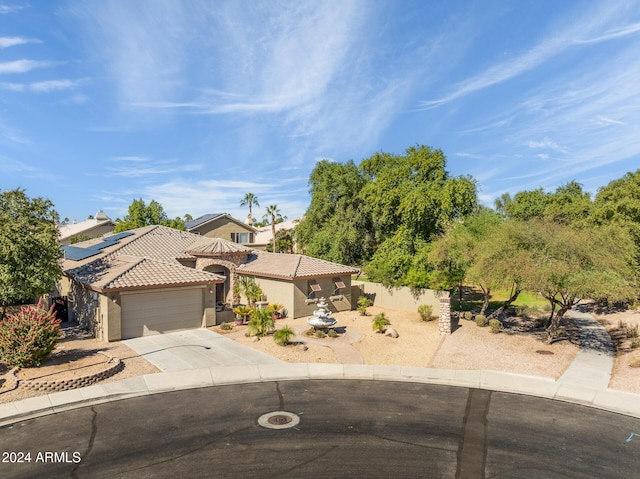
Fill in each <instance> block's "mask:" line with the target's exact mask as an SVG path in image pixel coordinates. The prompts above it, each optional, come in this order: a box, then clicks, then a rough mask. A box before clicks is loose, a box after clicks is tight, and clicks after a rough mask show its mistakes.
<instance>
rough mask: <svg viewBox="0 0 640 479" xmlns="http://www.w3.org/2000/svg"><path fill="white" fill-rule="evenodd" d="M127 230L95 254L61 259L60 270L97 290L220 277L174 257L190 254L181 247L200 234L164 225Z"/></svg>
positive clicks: (210, 280) (204, 281) (212, 280)
mask: <svg viewBox="0 0 640 479" xmlns="http://www.w3.org/2000/svg"><path fill="white" fill-rule="evenodd" d="M130 232H131V233H132V235H131V236H128V237H126V238H122V239H121V240H120V241H118V242H117V243H115V244H113V245H111V246H108V247H106V248H103V249H102V251H101V253H100V254H99V255H94V256H91V257H88V258H85V259H83V260H81V261H73V260H70V259H66V260H64V261H63V264H62V268H63V270H64V271H65V273H66V274H68V275H70V276H73V277H74V279H75V280H76V281H78V282H80V283H83V284H86V285H87V286H89V287H91V288H92V289H97V290H121V289H135V288H139V289H144V288H153V287H161V286H163V287H167V286H173V285H188V284H194V285H195V284H210V283H217V282H221V281H223V280H224V278H223V277H222V276H220V275H217V274H214V273H210V272H207V271H201V270H196V269H194V268H189V267H187V266H184V265H182V264H181V263H180V262H179V261H178V259H193V258H194V257H193V256H191V255H189V254H187V253H186V252H185V251H186V249H188V247H189V246H190V245H191V244H193V243H194V242H196V241H200V240H201V239H202V237H201V236H199V235H195V234H192V233H188V232H186V231H179V230H175V229H173V228H167V227H165V226H146V227H144V228H137V229H135V230H131V231H130ZM107 238H108V237H107ZM101 241H102V240H91V241H85V242H83V243H77V244H76V245H74V246H75V247H80V248H82V247H91V246H95V245H96V244H100V242H101Z"/></svg>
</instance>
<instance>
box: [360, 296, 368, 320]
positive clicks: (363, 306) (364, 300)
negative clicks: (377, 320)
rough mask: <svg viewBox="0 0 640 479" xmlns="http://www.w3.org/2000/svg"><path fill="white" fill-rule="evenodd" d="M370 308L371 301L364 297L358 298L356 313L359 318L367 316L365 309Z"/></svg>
mask: <svg viewBox="0 0 640 479" xmlns="http://www.w3.org/2000/svg"><path fill="white" fill-rule="evenodd" d="M369 306H371V300H370V299H369V298H367V297H366V296H360V297H359V298H358V312H359V313H360V316H368V314H369V313H367V308H368V307H369Z"/></svg>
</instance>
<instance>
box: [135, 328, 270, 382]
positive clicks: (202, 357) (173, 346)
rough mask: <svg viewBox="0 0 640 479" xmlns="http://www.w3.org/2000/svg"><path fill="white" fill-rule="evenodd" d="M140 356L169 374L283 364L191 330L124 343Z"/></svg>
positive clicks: (211, 334)
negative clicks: (220, 367)
mask: <svg viewBox="0 0 640 479" xmlns="http://www.w3.org/2000/svg"><path fill="white" fill-rule="evenodd" d="M123 343H124V344H126V345H127V346H128V347H130V348H131V349H133V350H134V351H135V352H136V353H138V354H139V355H140V356H142V357H143V358H145V359H146V360H147V361H149V362H150V363H152V364H153V365H155V366H156V367H158V368H159V369H160V370H162V371H163V372H165V371H184V370H188V369H199V368H210V367H216V366H246V365H251V364H282V361H280V360H279V359H276V358H274V357H272V356H269V355H268V354H265V353H262V352H260V351H256V350H255V349H253V348H249V347H246V346H243V345H241V344H239V343H237V342H236V341H233V340H232V339H229V338H225V337H224V336H222V335H220V334H218V333H214V332H213V331H210V330H208V329H189V330H185V331H176V332H173V333H166V334H156V335H153V336H145V337H141V338H133V339H126V340H124V341H123Z"/></svg>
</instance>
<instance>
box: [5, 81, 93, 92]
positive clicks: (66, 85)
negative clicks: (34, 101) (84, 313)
mask: <svg viewBox="0 0 640 479" xmlns="http://www.w3.org/2000/svg"><path fill="white" fill-rule="evenodd" d="M83 82H84V80H47V81H40V82H31V83H15V82H14V83H6V82H5V83H0V89H3V90H10V91H15V92H35V93H50V92H54V91H60V90H70V89H73V88H77V87H78V86H80V85H81V84H82V83H83Z"/></svg>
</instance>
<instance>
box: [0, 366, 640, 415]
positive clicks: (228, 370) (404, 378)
mask: <svg viewBox="0 0 640 479" xmlns="http://www.w3.org/2000/svg"><path fill="white" fill-rule="evenodd" d="M327 379H340V380H370V381H399V382H411V383H421V384H436V385H443V386H454V387H466V388H476V389H486V390H491V391H497V392H505V393H511V394H523V395H527V396H534V397H539V398H544V399H551V400H556V401H563V402H568V403H572V404H577V405H581V406H587V407H592V408H596V409H601V410H604V411H608V412H613V413H617V414H623V415H627V416H631V417H636V418H640V395H638V394H633V393H627V392H623V391H616V390H613V389H606V390H596V389H592V388H583V387H579V386H572V385H567V384H563V383H562V382H559V381H554V380H553V379H549V378H544V377H539V376H527V375H523V374H514V373H505V372H500V371H490V370H476V371H469V370H450V369H427V368H417V367H406V366H381V365H366V364H325V363H292V364H265V365H247V366H221V367H212V368H203V369H193V370H186V371H173V372H165V373H156V374H147V375H144V376H138V377H133V378H128V379H123V380H120V381H114V382H111V383H106V384H94V385H92V386H87V387H84V388H79V389H75V390H70V391H62V392H56V393H51V394H46V395H43V396H37V397H33V398H28V399H23V400H21V401H15V402H11V403H6V404H0V427H6V426H9V425H12V424H13V423H16V422H20V421H25V420H28V419H33V418H37V417H41V416H46V415H49V414H56V413H59V412H63V411H69V410H73V409H77V408H82V407H88V406H93V405H96V404H104V403H108V402H112V401H121V400H123V399H131V398H135V397H141V396H147V395H151V394H159V393H165V392H171V391H181V390H187V389H194V388H203V387H217V386H224V385H234V384H248V383H257V382H274V381H300V380H302V381H304V380H327Z"/></svg>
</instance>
